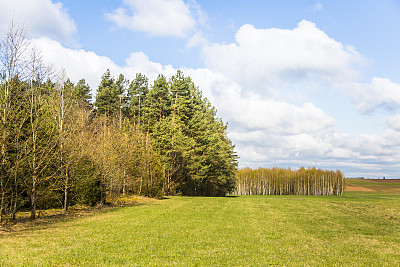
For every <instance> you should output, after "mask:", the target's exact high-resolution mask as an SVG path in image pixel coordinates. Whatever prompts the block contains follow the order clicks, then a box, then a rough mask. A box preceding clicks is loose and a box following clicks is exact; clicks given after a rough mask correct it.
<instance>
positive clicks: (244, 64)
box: [203, 20, 363, 95]
mask: <svg viewBox="0 0 400 267" xmlns="http://www.w3.org/2000/svg"><path fill="white" fill-rule="evenodd" d="M203 52H204V56H205V61H206V64H207V66H208V67H209V68H211V69H214V70H217V71H220V72H222V73H224V74H225V75H226V76H228V77H230V78H231V79H232V80H234V81H236V82H238V83H239V84H241V85H242V86H243V87H245V88H252V90H258V91H263V92H264V94H265V93H269V94H271V95H272V93H273V91H279V90H281V88H282V87H285V86H288V84H289V85H290V84H296V83H299V82H304V81H313V82H318V81H319V82H320V83H326V82H329V83H332V82H338V81H347V80H354V78H355V77H357V75H358V71H357V70H356V69H355V68H354V66H355V65H358V64H361V63H362V61H363V59H362V57H361V56H360V55H359V54H358V53H357V51H356V50H355V49H354V48H352V47H349V46H344V45H342V44H341V43H339V42H337V41H335V40H333V39H332V38H330V37H329V36H328V35H327V34H326V33H324V32H323V31H321V30H320V29H318V28H317V27H316V25H315V24H314V23H312V22H309V21H306V20H303V21H301V22H300V23H298V25H297V27H296V28H294V29H292V30H286V29H275V28H272V29H256V28H255V27H254V26H252V25H244V26H242V27H241V28H240V29H239V30H238V32H237V33H236V43H230V44H218V43H217V44H213V45H210V46H206V47H204V49H203Z"/></svg>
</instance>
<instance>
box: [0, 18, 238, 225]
mask: <svg viewBox="0 0 400 267" xmlns="http://www.w3.org/2000/svg"><path fill="white" fill-rule="evenodd" d="M0 61H1V63H0V64H1V65H0V67H1V69H0V150H1V151H0V220H4V219H5V218H15V216H16V213H17V212H18V211H21V210H30V212H31V217H32V218H36V216H37V215H36V211H37V209H45V208H51V207H63V209H64V210H65V211H66V212H67V211H68V207H69V206H70V205H73V204H75V203H83V204H88V205H96V204H97V203H102V202H104V201H105V200H106V198H107V197H115V196H119V195H126V194H137V195H145V196H150V197H162V196H163V195H164V194H166V195H172V194H182V195H202V196H223V195H225V194H227V193H229V192H231V191H232V190H233V189H234V187H235V177H234V173H235V171H236V166H237V156H236V154H235V152H234V146H233V145H232V143H231V141H230V140H229V139H228V137H227V125H226V124H225V123H223V122H222V120H221V119H219V118H217V117H216V110H215V108H214V107H213V106H212V105H211V103H210V102H209V101H208V100H207V99H206V98H204V97H203V96H202V94H201V91H200V90H199V88H198V87H197V86H196V85H195V84H194V83H193V81H192V80H191V79H190V77H186V76H184V74H183V73H182V72H181V71H177V73H176V75H174V76H172V77H171V78H169V79H167V78H166V77H164V76H163V75H159V76H158V78H157V79H156V80H155V81H154V82H153V83H152V84H150V83H149V80H148V78H147V77H146V76H144V75H142V74H136V77H135V79H134V80H133V81H128V80H127V79H126V78H125V77H124V76H123V75H122V74H120V75H119V76H118V77H117V78H115V77H113V76H112V74H111V73H110V71H109V70H107V71H106V72H105V73H104V74H103V75H102V77H101V82H100V84H99V86H98V88H97V93H96V98H95V101H92V100H91V99H92V96H91V93H90V92H91V89H90V87H89V85H88V84H87V83H86V82H85V80H84V79H81V80H80V81H79V82H77V83H76V84H74V83H72V82H71V81H70V80H69V79H68V78H67V77H66V75H65V73H64V72H61V73H55V72H54V70H52V68H51V67H48V66H47V65H46V64H45V63H44V62H43V61H42V60H41V57H40V52H38V51H37V50H35V49H33V47H32V45H31V44H30V40H29V38H28V37H27V35H26V32H25V31H24V30H23V29H20V28H17V27H15V25H13V24H12V23H11V25H10V27H9V29H8V31H7V32H6V33H5V35H4V36H3V37H2V38H1V40H0Z"/></svg>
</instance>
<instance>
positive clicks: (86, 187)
mask: <svg viewBox="0 0 400 267" xmlns="http://www.w3.org/2000/svg"><path fill="white" fill-rule="evenodd" d="M74 176H75V177H77V179H76V182H75V187H74V189H75V195H76V200H77V202H78V203H81V204H86V205H90V206H95V205H96V204H97V203H100V202H104V201H105V196H106V194H105V190H104V186H103V184H102V182H101V179H100V176H99V175H98V173H97V168H96V166H95V164H94V162H93V161H92V160H91V159H90V158H89V157H88V156H84V157H82V158H81V159H80V160H79V162H78V164H77V166H76V168H75V170H74Z"/></svg>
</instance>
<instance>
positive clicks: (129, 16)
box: [107, 0, 196, 37]
mask: <svg viewBox="0 0 400 267" xmlns="http://www.w3.org/2000/svg"><path fill="white" fill-rule="evenodd" d="M107 18H108V19H109V20H111V21H112V22H114V23H115V25H116V26H117V27H119V28H125V29H129V30H133V31H140V32H145V33H147V34H149V35H151V36H172V37H185V36H187V34H188V33H189V32H190V31H192V30H193V29H194V28H195V25H196V20H195V19H194V17H193V15H192V13H191V11H190V8H189V6H188V5H187V4H185V3H184V2H183V0H123V6H122V7H119V8H118V9H116V10H114V11H113V12H111V13H108V14H107Z"/></svg>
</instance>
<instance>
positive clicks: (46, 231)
mask: <svg viewBox="0 0 400 267" xmlns="http://www.w3.org/2000/svg"><path fill="white" fill-rule="evenodd" d="M347 181H348V180H347ZM348 184H349V187H348V188H347V191H346V192H345V193H344V195H343V196H329V197H318V196H240V197H221V198H204V197H171V198H169V199H164V200H153V201H149V202H145V203H142V204H141V205H137V206H133V207H125V208H117V209H113V210H111V211H108V212H103V213H99V214H95V215H92V216H86V217H83V218H78V219H73V220H64V221H59V222H57V223H53V224H47V225H45V224H43V225H39V226H36V227H35V228H34V229H31V230H25V231H20V232H17V233H12V234H5V235H2V236H0V265H1V266H3V265H35V266H37V265H39V266H40V265H70V266H78V265H86V266H92V265H98V266H99V265H100V266H101V265H103V266H105V265H112V266H115V265H133V266H172V265H173V266H175V265H177V266H265V265H272V266H400V231H399V229H400V192H399V191H398V188H397V187H396V186H397V184H396V183H393V184H394V186H392V185H393V184H392V183H389V182H386V181H385V183H383V182H382V180H379V182H375V181H370V180H351V181H349V183H348ZM353 186H354V187H363V188H367V189H371V190H374V191H351V190H349V189H354V187H353ZM387 191H388V192H387Z"/></svg>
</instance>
